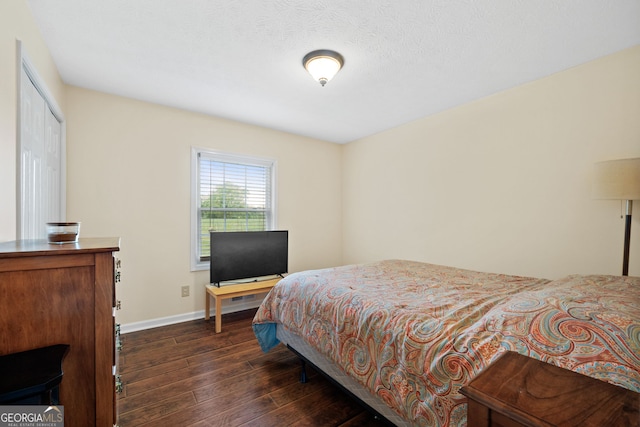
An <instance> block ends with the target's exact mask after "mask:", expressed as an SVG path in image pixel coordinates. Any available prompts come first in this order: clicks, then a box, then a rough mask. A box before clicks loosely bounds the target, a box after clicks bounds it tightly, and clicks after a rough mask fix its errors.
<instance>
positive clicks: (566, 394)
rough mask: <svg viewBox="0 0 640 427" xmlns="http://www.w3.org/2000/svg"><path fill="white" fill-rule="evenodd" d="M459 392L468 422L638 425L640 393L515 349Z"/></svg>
mask: <svg viewBox="0 0 640 427" xmlns="http://www.w3.org/2000/svg"><path fill="white" fill-rule="evenodd" d="M460 392H461V393H462V394H463V395H465V396H467V398H468V399H469V404H468V411H467V426H468V427H485V426H486V427H520V426H536V427H537V426H545V427H548V426H581V427H587V426H593V427H604V426H624V427H628V426H640V393H635V392H633V391H630V390H627V389H624V388H622V387H617V386H614V385H612V384H609V383H606V382H604V381H600V380H596V379H593V378H590V377H587V376H585V375H581V374H577V373H575V372H571V371H568V370H566V369H561V368H558V367H556V366H553V365H550V364H548V363H545V362H541V361H539V360H536V359H532V358H529V357H526V356H522V355H520V354H517V353H514V352H507V353H505V354H504V355H503V356H502V357H500V358H499V359H498V360H496V361H495V362H494V363H492V364H491V366H489V367H488V368H487V369H486V370H484V371H483V372H482V373H480V374H479V375H478V376H477V377H476V378H474V379H473V380H472V381H471V382H470V383H469V385H467V386H465V387H463V388H462V389H461V390H460Z"/></svg>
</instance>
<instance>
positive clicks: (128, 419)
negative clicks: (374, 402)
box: [118, 310, 384, 427]
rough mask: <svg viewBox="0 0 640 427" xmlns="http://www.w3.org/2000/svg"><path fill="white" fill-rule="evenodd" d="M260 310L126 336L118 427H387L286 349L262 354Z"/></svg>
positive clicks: (123, 349)
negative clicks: (257, 324) (303, 379)
mask: <svg viewBox="0 0 640 427" xmlns="http://www.w3.org/2000/svg"><path fill="white" fill-rule="evenodd" d="M254 313H255V310H247V311H242V312H239V313H233V314H229V315H224V316H223V319H222V332H221V333H220V334H216V333H215V324H214V321H213V319H211V320H209V321H205V320H195V321H191V322H185V323H180V324H176V325H170V326H165V327H160V328H154V329H149V330H145V331H139V332H132V333H129V334H124V335H122V337H121V341H122V343H123V348H122V350H121V351H120V356H119V371H120V374H121V376H122V381H123V383H124V390H123V392H122V393H121V394H120V395H119V397H118V412H119V423H118V425H119V426H120V427H131V426H162V427H166V426H175V427H188V426H194V427H205V426H322V427H326V426H341V427H355V426H383V425H384V424H383V423H382V422H380V421H378V420H376V419H375V418H374V417H373V416H372V415H371V414H369V413H368V412H366V411H365V410H364V409H363V408H362V407H361V406H360V405H359V404H358V403H357V402H355V401H354V400H352V399H351V398H349V397H348V396H347V395H345V394H344V393H343V392H342V391H341V390H339V389H338V388H337V387H336V386H334V385H333V384H332V383H331V382H329V381H328V380H326V379H325V378H324V377H323V376H321V375H319V374H317V373H316V372H314V371H313V370H312V369H311V368H307V373H308V375H309V377H310V380H309V382H308V383H306V384H301V383H300V382H299V381H298V379H299V374H300V361H299V360H298V358H297V357H296V356H295V355H293V353H291V352H290V351H289V350H288V349H287V348H285V347H284V346H282V345H280V346H278V347H277V348H275V349H273V350H271V351H270V352H269V353H263V352H262V350H260V347H259V346H258V343H257V341H256V339H255V336H254V335H253V331H252V329H251V320H252V319H253V315H254Z"/></svg>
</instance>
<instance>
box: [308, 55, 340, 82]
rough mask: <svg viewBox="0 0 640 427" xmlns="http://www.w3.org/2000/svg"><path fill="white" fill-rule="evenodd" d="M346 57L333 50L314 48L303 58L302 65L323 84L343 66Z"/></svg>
mask: <svg viewBox="0 0 640 427" xmlns="http://www.w3.org/2000/svg"><path fill="white" fill-rule="evenodd" d="M343 64H344V59H343V58H342V55H340V54H339V53H338V52H334V51H332V50H314V51H313V52H309V53H308V54H306V55H305V57H304V58H303V59H302V65H303V66H304V68H305V69H306V70H307V71H308V72H309V74H311V76H312V77H313V78H314V79H315V80H316V81H317V82H319V83H320V84H321V85H322V86H324V85H325V84H327V82H328V81H329V80H331V79H332V78H333V77H334V76H335V75H336V74H337V73H338V71H340V68H342V65H343Z"/></svg>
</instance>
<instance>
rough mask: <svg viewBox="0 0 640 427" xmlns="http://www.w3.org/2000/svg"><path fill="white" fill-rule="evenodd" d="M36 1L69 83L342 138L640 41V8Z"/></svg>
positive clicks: (344, 0)
mask: <svg viewBox="0 0 640 427" xmlns="http://www.w3.org/2000/svg"><path fill="white" fill-rule="evenodd" d="M27 1H28V4H29V5H30V7H31V10H32V12H33V15H34V17H35V20H36V22H37V24H38V26H39V28H40V30H41V32H42V35H43V37H44V39H45V41H46V43H47V45H48V47H49V50H50V51H51V54H52V56H53V59H54V61H55V63H56V64H57V67H58V70H59V72H60V74H61V76H62V79H63V80H64V82H65V83H67V84H70V85H74V86H80V87H84V88H89V89H94V90H98V91H102V92H107V93H111V94H116V95H121V96H126V97H130V98H135V99H140V100H144V101H149V102H153V103H157V104H163V105H168V106H173V107H178V108H182V109H186V110H190V111H195V112H200V113H205V114H210V115H214V116H219V117H224V118H229V119H233V120H238V121H241V122H246V123H252V124H256V125H260V126H265V127H269V128H273V129H279V130H283V131H287V132H291V133H295V134H300V135H306V136H310V137H314V138H319V139H322V140H326V141H332V142H337V143H345V142H349V141H352V140H355V139H358V138H361V137H364V136H367V135H371V134H374V133H377V132H380V131H383V130H385V129H389V128H392V127H395V126H398V125H401V124H403V123H406V122H409V121H412V120H415V119H418V118H421V117H424V116H427V115H430V114H434V113H437V112H440V111H443V110H445V109H448V108H451V107H454V106H456V105H460V104H463V103H466V102H469V101H472V100H475V99H478V98H481V97H484V96H487V95H490V94H492V93H495V92H498V91H501V90H504V89H508V88H510V87H514V86H517V85H520V84H522V83H525V82H528V81H532V80H535V79H538V78H541V77H544V76H547V75H550V74H552V73H556V72H558V71H561V70H565V69H567V68H570V67H573V66H576V65H578V64H582V63H585V62H587V61H590V60H593V59H595V58H598V57H601V56H604V55H607V54H610V53H613V52H616V51H619V50H622V49H625V48H628V47H631V46H634V45H637V44H640V0H367V1H364V0H361V1H348V0H270V1H269V0H244V1H238V0H235V1H234V0H55V1H53V0H27ZM315 49H332V50H336V51H338V52H340V53H341V54H342V55H343V56H344V58H345V65H344V68H343V69H342V71H340V73H338V75H337V76H336V77H335V78H334V79H333V80H332V81H330V82H329V83H328V84H327V85H326V86H325V87H321V86H320V84H319V83H317V82H315V81H313V80H312V78H311V76H309V75H308V74H307V72H306V71H305V70H304V68H303V67H302V57H303V56H304V55H305V54H306V53H308V52H310V51H312V50H315ZM639 78H640V77H639Z"/></svg>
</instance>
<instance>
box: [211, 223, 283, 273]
mask: <svg viewBox="0 0 640 427" xmlns="http://www.w3.org/2000/svg"><path fill="white" fill-rule="evenodd" d="M210 238H211V261H210V282H211V283H214V284H218V285H219V284H220V282H225V281H229V280H239V279H249V278H257V277H262V276H271V275H282V274H284V273H286V272H287V269H288V261H289V232H288V231H286V230H277V231H226V232H217V231H212V232H211V233H210Z"/></svg>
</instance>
